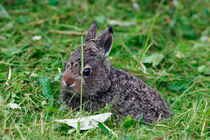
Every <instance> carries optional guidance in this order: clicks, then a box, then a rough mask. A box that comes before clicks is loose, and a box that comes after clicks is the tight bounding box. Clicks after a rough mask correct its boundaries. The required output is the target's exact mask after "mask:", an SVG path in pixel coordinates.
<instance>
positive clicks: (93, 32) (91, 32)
mask: <svg viewBox="0 0 210 140" xmlns="http://www.w3.org/2000/svg"><path fill="white" fill-rule="evenodd" d="M96 33H97V24H96V23H95V22H93V23H92V24H91V25H90V28H89V30H88V33H87V35H86V37H85V42H88V41H91V40H92V39H95V37H96Z"/></svg>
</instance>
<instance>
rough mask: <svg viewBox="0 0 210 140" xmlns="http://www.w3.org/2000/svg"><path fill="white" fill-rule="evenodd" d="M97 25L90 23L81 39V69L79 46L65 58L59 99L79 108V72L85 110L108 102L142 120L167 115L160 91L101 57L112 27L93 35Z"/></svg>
mask: <svg viewBox="0 0 210 140" xmlns="http://www.w3.org/2000/svg"><path fill="white" fill-rule="evenodd" d="M96 32H97V25H96V23H92V24H91V26H90V28H89V30H88V33H87V35H86V37H85V41H84V69H83V70H81V47H79V48H78V49H77V50H76V51H75V52H73V53H72V55H71V56H70V57H69V59H68V60H67V62H66V66H65V70H64V73H63V77H62V80H61V84H62V87H61V99H62V100H63V101H64V102H65V103H66V104H67V105H68V106H69V107H70V108H71V109H79V106H80V85H81V73H83V95H82V96H83V97H82V98H83V103H84V106H85V110H86V111H89V110H97V109H101V108H103V107H105V106H106V105H107V104H110V105H111V108H112V110H113V111H114V112H117V114H119V115H121V116H127V115H128V114H130V115H133V117H138V118H140V119H142V120H143V121H144V122H147V123H152V122H154V121H157V120H158V118H161V120H162V119H165V118H168V117H170V113H169V110H168V106H167V104H166V102H165V101H164V99H163V98H162V97H161V95H160V94H159V93H158V92H157V91H156V90H154V89H153V88H151V87H150V86H148V85H147V84H145V83H144V82H143V81H142V80H140V79H138V78H137V77H135V76H133V75H131V74H129V73H127V72H125V71H123V70H121V69H116V68H114V67H112V66H111V65H110V64H109V63H108V62H107V61H106V60H105V58H106V57H107V56H108V55H109V52H110V51H111V48H112V43H113V29H112V28H111V27H108V28H106V29H105V30H104V31H103V32H102V33H101V34H100V35H99V36H98V37H97V38H96Z"/></svg>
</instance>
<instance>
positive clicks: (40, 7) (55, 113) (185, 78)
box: [0, 0, 210, 140]
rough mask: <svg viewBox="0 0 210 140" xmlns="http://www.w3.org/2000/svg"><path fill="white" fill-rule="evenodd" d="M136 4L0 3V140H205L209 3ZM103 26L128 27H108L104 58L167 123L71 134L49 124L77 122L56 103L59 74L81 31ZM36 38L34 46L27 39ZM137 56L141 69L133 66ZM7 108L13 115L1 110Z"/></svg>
mask: <svg viewBox="0 0 210 140" xmlns="http://www.w3.org/2000/svg"><path fill="white" fill-rule="evenodd" d="M137 3H138V4H139V7H140V8H139V10H136V9H135V8H133V6H132V2H131V1H125V0H124V1H120V0H115V1H108V0H104V1H93V0H88V1H73V0H66V1H64V0H63V1H57V0H45V1H38V0H33V2H32V0H18V1H12V0H7V1H2V0H0V4H1V5H2V7H4V9H5V11H4V12H2V9H1V12H0V128H1V129H0V138H1V139H37V138H41V139H117V138H118V139H129V140H130V139H131V140H132V139H140V138H141V139H161V138H162V139H208V138H209V136H210V134H209V129H210V126H209V118H210V115H209V114H210V112H209V105H208V104H209V101H210V98H209V95H210V57H209V54H210V37H209V35H210V28H209V25H210V20H209V17H210V9H209V4H210V3H209V1H208V0H202V1H201V0H200V1H196V0H188V1H184V0H183V1H179V3H178V6H177V7H175V6H174V5H173V4H172V2H171V1H162V3H161V2H160V1H149V0H141V1H137ZM5 12H6V13H5ZM155 16H157V17H156V20H155V23H154V25H153V28H152V30H151V32H150V28H151V26H152V23H153V21H154V20H153V19H154V17H155ZM110 19H115V20H119V21H122V22H134V23H135V25H131V26H128V27H122V26H117V25H115V26H113V29H114V38H115V40H114V45H113V49H112V51H111V53H110V56H109V57H108V58H107V59H108V60H109V61H111V62H112V65H113V66H115V67H117V68H121V69H124V70H126V71H128V72H130V73H132V74H133V75H136V76H137V77H139V78H141V79H142V80H144V81H146V82H147V83H148V84H149V85H151V86H152V87H155V88H156V89H157V90H158V91H159V92H160V94H161V95H162V96H163V97H164V99H165V100H166V101H167V103H168V105H169V109H170V111H171V112H172V113H173V116H172V117H171V118H169V119H167V120H165V121H163V122H160V123H156V124H154V125H152V126H147V125H144V124H137V125H133V126H132V125H127V122H128V121H127V119H126V118H122V119H117V117H112V118H110V119H109V120H107V121H106V122H105V125H106V126H107V127H109V129H110V130H109V129H105V127H104V126H103V127H101V128H104V129H100V128H97V129H92V130H88V131H82V132H78V131H74V129H73V128H70V127H68V126H67V125H62V124H58V123H56V122H54V119H63V118H76V117H79V116H80V112H72V111H71V110H69V109H68V108H67V107H66V106H65V105H64V104H63V103H62V102H61V101H60V98H59V95H60V78H61V72H62V71H63V68H64V65H65V61H66V60H67V58H68V57H69V56H70V54H71V53H72V52H73V51H74V50H75V49H76V48H77V47H78V46H79V45H80V43H81V39H80V38H81V36H84V33H85V32H86V31H87V29H88V28H89V25H90V24H91V23H92V22H93V21H96V22H97V23H98V26H99V32H100V31H102V30H103V29H104V28H105V27H107V26H108V25H109V20H110ZM62 31H67V32H62ZM36 35H39V36H42V39H40V40H37V41H35V40H32V37H33V36H36ZM145 42H146V44H145ZM149 44H152V45H151V46H148V45H149ZM146 47H150V48H149V49H148V50H147V51H145V49H146ZM142 50H144V51H143V52H142ZM145 52H146V53H145ZM140 56H142V57H143V58H141V59H142V60H143V62H145V63H143V65H140V66H139V62H140V60H139V59H137V58H139V57H140ZM146 62H147V63H146ZM143 67H145V68H143ZM60 70H61V72H60ZM144 70H146V73H144V72H143V71H144ZM9 71H11V78H8V75H9ZM6 83H7V84H6ZM10 102H14V103H17V104H19V105H20V107H21V109H11V108H9V107H8V103H10ZM108 111H109V109H107V108H105V109H102V110H99V111H97V112H90V113H86V115H93V114H97V113H103V112H108Z"/></svg>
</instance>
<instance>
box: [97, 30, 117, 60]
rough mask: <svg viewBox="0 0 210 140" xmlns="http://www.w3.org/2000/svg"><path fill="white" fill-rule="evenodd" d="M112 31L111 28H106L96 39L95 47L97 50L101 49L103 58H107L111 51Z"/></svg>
mask: <svg viewBox="0 0 210 140" xmlns="http://www.w3.org/2000/svg"><path fill="white" fill-rule="evenodd" d="M113 39H114V38H113V29H112V27H108V28H106V29H105V30H104V31H103V32H102V33H101V34H100V35H99V37H98V38H97V39H96V40H97V42H96V44H97V46H98V47H99V49H102V50H103V52H104V56H105V57H106V56H108V55H109V53H110V51H111V49H112V43H113Z"/></svg>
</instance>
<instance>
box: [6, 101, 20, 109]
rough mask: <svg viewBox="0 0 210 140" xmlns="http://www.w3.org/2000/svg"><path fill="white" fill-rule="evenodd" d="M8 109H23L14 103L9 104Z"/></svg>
mask: <svg viewBox="0 0 210 140" xmlns="http://www.w3.org/2000/svg"><path fill="white" fill-rule="evenodd" d="M8 107H10V108H12V109H16V108H18V109H21V108H20V106H19V105H18V104H16V103H12V102H11V103H9V104H8Z"/></svg>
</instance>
